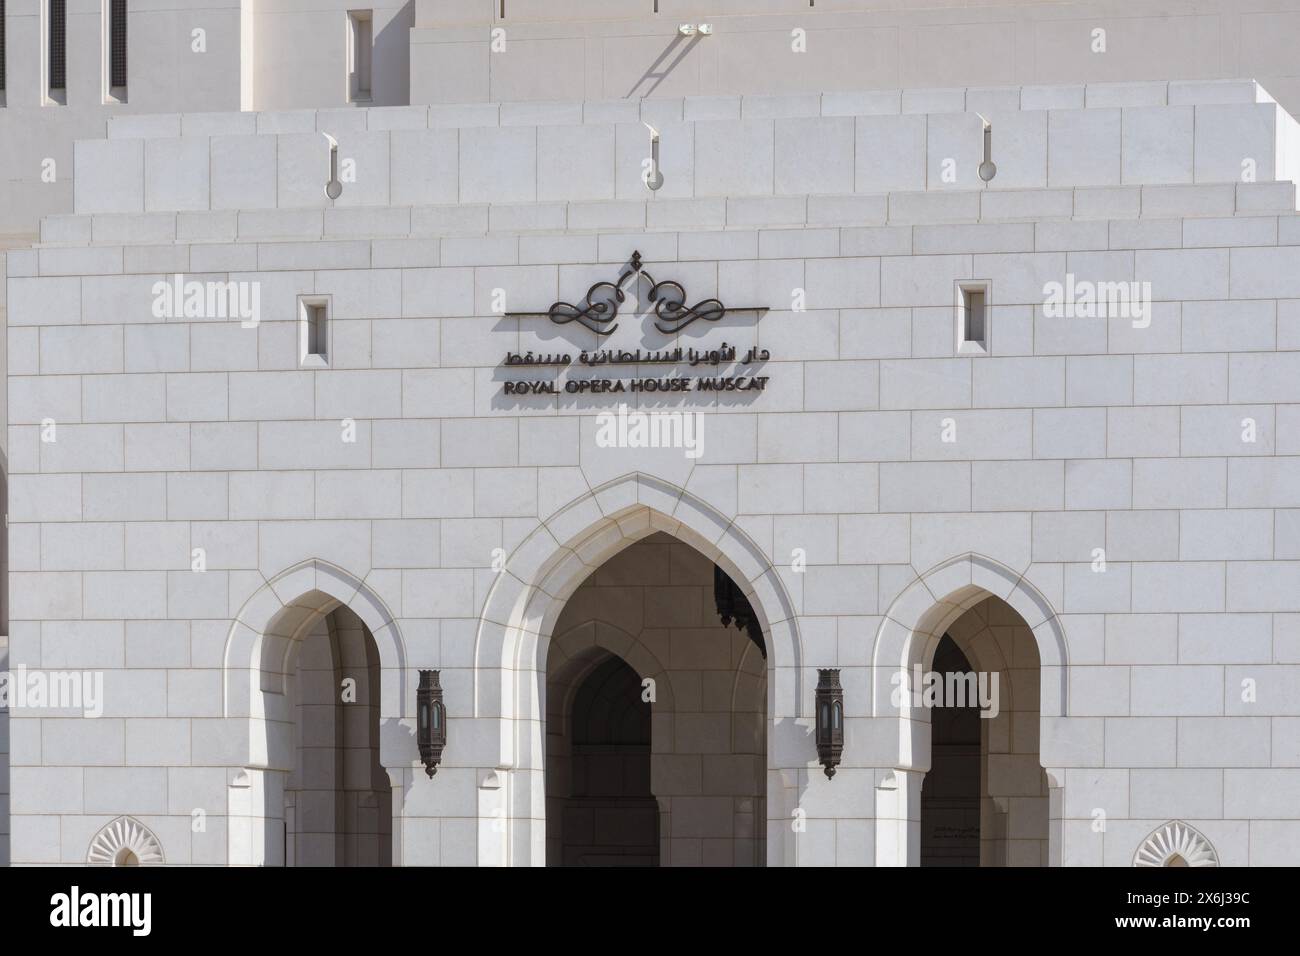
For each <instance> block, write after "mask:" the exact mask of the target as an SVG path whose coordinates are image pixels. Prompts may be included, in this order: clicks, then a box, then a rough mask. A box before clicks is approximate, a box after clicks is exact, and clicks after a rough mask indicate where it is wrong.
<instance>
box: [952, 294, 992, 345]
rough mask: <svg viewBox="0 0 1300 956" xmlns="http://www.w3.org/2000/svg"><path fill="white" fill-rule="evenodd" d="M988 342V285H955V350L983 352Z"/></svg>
mask: <svg viewBox="0 0 1300 956" xmlns="http://www.w3.org/2000/svg"><path fill="white" fill-rule="evenodd" d="M988 344H989V285H988V283H987V282H963V283H961V284H959V285H958V287H957V351H958V352H976V353H983V352H987V351H988Z"/></svg>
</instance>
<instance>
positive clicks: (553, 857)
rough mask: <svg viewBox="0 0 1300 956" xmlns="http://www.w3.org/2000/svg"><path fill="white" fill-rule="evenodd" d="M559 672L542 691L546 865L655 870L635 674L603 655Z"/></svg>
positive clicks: (645, 712) (645, 736) (643, 712)
mask: <svg viewBox="0 0 1300 956" xmlns="http://www.w3.org/2000/svg"><path fill="white" fill-rule="evenodd" d="M562 670H563V671H565V672H566V673H563V674H557V675H555V677H553V678H552V679H551V681H550V682H549V684H548V689H547V693H548V695H549V699H550V701H551V706H550V708H549V710H550V712H549V713H548V715H547V733H546V748H547V753H546V759H547V763H548V765H549V770H548V773H547V780H546V783H547V793H546V803H547V807H546V859H547V863H548V864H549V865H551V866H658V865H659V805H658V804H657V803H656V802H655V798H654V794H653V793H651V791H650V738H651V731H650V708H651V704H650V702H649V701H647V700H643V699H642V696H643V695H642V688H641V677H640V676H639V675H638V674H637V672H636V671H634V670H632V668H631V667H629V666H628V665H627V663H626V662H625V661H623V660H622V659H621V658H619V657H616V656H615V655H613V654H611V653H609V652H608V651H603V650H598V651H593V652H592V653H591V654H589V655H584V656H582V657H579V658H576V659H575V660H574V661H572V662H571V663H570V665H569V666H568V667H565V668H562ZM574 672H576V673H574ZM557 705H558V706H557Z"/></svg>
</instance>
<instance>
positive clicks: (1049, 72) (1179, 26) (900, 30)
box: [410, 0, 1300, 112]
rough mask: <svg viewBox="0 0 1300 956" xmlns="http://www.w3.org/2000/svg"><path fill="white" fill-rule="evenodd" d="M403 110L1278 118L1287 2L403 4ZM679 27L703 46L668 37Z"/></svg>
mask: <svg viewBox="0 0 1300 956" xmlns="http://www.w3.org/2000/svg"><path fill="white" fill-rule="evenodd" d="M415 9H416V12H415V29H413V30H412V31H411V33H410V43H411V54H410V62H411V100H410V102H412V103H461V102H500V101H511V100H527V99H541V100H564V99H574V100H580V99H588V100H600V99H607V98H615V97H632V98H639V97H643V96H666V97H675V96H683V95H685V96H698V95H703V96H713V95H726V94H735V93H792V92H821V91H823V90H858V89H877V90H879V89H900V88H901V89H936V88H944V87H954V86H969V85H978V86H987V87H1005V86H1015V85H1019V84H1035V85H1040V84H1041V85H1054V84H1068V83H1093V82H1108V81H1109V82H1129V81H1146V80H1216V79H1222V78H1225V77H1230V76H1256V77H1259V78H1260V79H1261V80H1262V81H1264V83H1265V85H1266V86H1267V87H1268V88H1269V89H1270V90H1273V91H1274V92H1275V93H1276V94H1277V96H1278V97H1279V99H1280V102H1282V103H1283V105H1285V106H1286V107H1287V108H1288V109H1289V110H1290V111H1292V112H1295V111H1296V110H1297V109H1300V100H1298V99H1297V97H1298V96H1300V83H1298V82H1297V71H1296V68H1295V64H1294V62H1293V57H1292V56H1291V50H1290V48H1291V43H1290V40H1289V37H1291V36H1293V35H1294V33H1295V31H1296V30H1297V29H1298V28H1300V10H1298V9H1297V6H1296V4H1295V3H1294V2H1293V0H1263V2H1258V3H1253V4H1251V5H1250V6H1249V7H1246V8H1243V7H1242V6H1241V4H1239V3H1236V2H1234V0H1210V2H1195V0H1174V2H1168V0H1165V2H1153V0H1136V2H1134V0H1129V2H1119V0H1076V2H1064V3H1063V2H1057V0H999V2H994V3H979V4H972V3H964V2H948V3H933V4H915V3H909V2H906V0H817V2H816V4H810V3H809V2H808V0H761V2H755V0H657V2H656V0H610V2H602V0H507V2H506V4H505V5H502V4H501V3H500V0H416V5H415ZM681 23H689V24H699V23H709V24H711V25H712V26H713V33H712V35H709V36H701V35H699V34H696V35H694V36H690V37H683V36H679V35H677V32H676V31H677V26H678V24H681Z"/></svg>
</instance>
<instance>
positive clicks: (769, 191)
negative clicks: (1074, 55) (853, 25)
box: [76, 81, 1300, 227]
mask: <svg viewBox="0 0 1300 956" xmlns="http://www.w3.org/2000/svg"><path fill="white" fill-rule="evenodd" d="M979 113H982V114H983V115H984V116H985V117H986V118H987V119H989V120H990V121H991V122H992V123H993V124H994V131H993V152H992V155H993V158H994V160H995V162H996V163H997V167H998V171H997V175H996V177H995V178H994V179H993V180H992V181H991V182H990V183H989V186H988V189H989V191H998V192H1001V191H1009V190H1026V189H1060V188H1071V187H1079V186H1118V185H1140V184H1161V185H1178V184H1191V183H1236V182H1271V181H1278V180H1285V181H1295V180H1296V179H1297V178H1300V137H1298V135H1297V125H1296V123H1295V121H1294V120H1293V119H1291V117H1289V116H1288V115H1287V114H1286V113H1284V112H1283V111H1282V110H1281V109H1280V108H1279V107H1278V106H1277V105H1276V104H1275V103H1272V102H1271V101H1269V98H1268V96H1267V94H1266V93H1264V92H1263V91H1262V90H1261V89H1260V87H1259V86H1258V85H1257V84H1255V83H1253V82H1250V81H1232V82H1227V83H1219V84H1173V83H1163V84H1148V85H1139V86H1097V87H1075V88H1058V89H1052V90H1035V89H1030V88H1023V89H1014V88H1013V89H1009V90H983V91H981V90H974V89H963V90H946V91H926V90H920V91H908V92H907V93H906V94H902V93H899V92H897V91H896V92H894V93H873V92H866V93H852V94H849V93H846V94H810V95H806V96H774V97H767V96H745V97H718V98H686V99H677V100H645V101H637V100H621V101H616V102H608V103H591V102H588V103H582V102H573V103H559V104H540V105H539V104H530V103H517V104H500V105H497V104H485V105H469V106H457V107H437V106H435V107H429V108H423V107H410V108H405V109H395V110H364V111H357V110H353V111H346V112H338V111H319V112H317V111H298V112H287V113H262V114H250V113H242V114H201V115H164V116H156V117H141V118H135V117H121V118H117V119H115V120H114V121H113V122H112V123H111V124H110V128H109V138H108V139H106V140H90V141H84V142H81V143H79V144H78V146H77V170H78V182H79V184H80V185H79V186H78V189H77V195H76V210H77V212H79V213H139V212H151V211H160V212H162V211H173V210H180V211H194V210H203V209H212V210H230V209H267V208H282V209H287V208H293V209H305V208H323V207H325V206H326V205H331V206H333V207H336V208H344V207H353V206H396V207H405V206H425V205H448V204H458V205H465V204H472V203H497V204H505V203H537V204H539V206H538V210H537V215H538V216H545V215H546V214H547V213H548V212H549V211H550V210H549V209H548V207H547V205H546V204H550V203H557V202H564V201H587V202H610V203H621V202H628V201H631V202H644V201H651V202H652V204H660V203H663V202H665V201H666V200H670V199H682V198H699V199H703V198H714V197H735V198H740V197H748V196H791V197H794V196H802V195H808V194H812V195H821V194H831V195H838V194H879V193H888V192H921V191H925V192H934V193H939V192H949V191H951V192H965V193H967V194H968V199H969V200H970V201H974V200H975V197H976V192H975V190H981V191H982V190H983V187H984V184H983V183H982V182H981V181H980V179H979V178H978V176H977V172H976V171H977V168H978V166H979V164H980V161H981V158H982V155H983V127H982V123H981V119H980V116H979V115H977V114H979ZM644 123H649V124H652V125H653V127H654V128H655V129H656V130H658V132H659V136H660V141H659V169H660V170H661V172H662V174H663V177H664V182H663V185H662V188H660V189H659V190H657V191H654V192H652V191H651V190H649V189H647V188H646V185H645V182H644V169H645V162H646V161H647V160H648V158H649V157H650V156H651V150H652V147H651V142H650V133H649V131H648V130H647V129H646V127H645V125H643V124H644ZM322 133H329V134H330V135H331V136H333V137H334V138H335V139H336V140H337V141H338V143H339V147H338V161H339V163H340V169H341V170H342V172H341V173H340V175H341V178H342V181H343V187H344V188H343V192H342V195H341V196H340V197H339V199H338V200H337V201H335V202H332V203H331V201H330V200H328V199H327V197H326V195H325V192H324V184H325V181H326V180H327V179H328V178H329V146H328V142H327V140H326V139H325V137H324V136H322V135H321V134H322ZM927 201H928V200H927ZM1008 202H1010V200H1008ZM1058 208H1059V207H1058ZM619 211H620V210H619V207H618V206H612V207H610V209H609V216H613V217H617V216H618V215H619ZM1021 214H1022V215H1027V214H1030V213H1029V210H1028V209H1026V208H1025V207H1021ZM1057 214H1060V213H1059V211H1058V212H1057ZM962 218H967V217H965V216H963V217H962ZM554 223H555V220H554V219H551V220H548V224H551V225H553V224H554ZM606 224H608V225H615V224H617V220H616V219H613V220H606V221H605V222H601V221H599V220H598V221H595V222H593V223H592V226H593V227H600V226H602V225H606Z"/></svg>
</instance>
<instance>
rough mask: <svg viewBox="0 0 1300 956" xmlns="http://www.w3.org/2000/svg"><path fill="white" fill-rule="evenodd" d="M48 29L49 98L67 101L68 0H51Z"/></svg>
mask: <svg viewBox="0 0 1300 956" xmlns="http://www.w3.org/2000/svg"><path fill="white" fill-rule="evenodd" d="M49 3H50V6H49V16H48V18H47V24H46V31H47V39H48V41H49V42H48V45H47V48H46V71H47V74H46V75H47V78H48V81H49V82H48V86H47V89H48V92H49V98H50V99H51V100H53V101H54V102H56V103H66V102H67V86H68V7H67V0H49Z"/></svg>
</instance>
